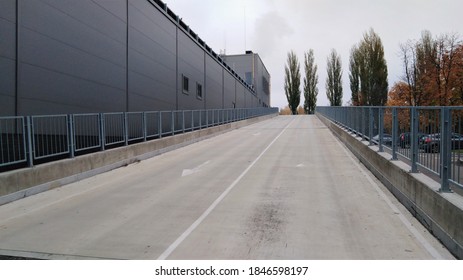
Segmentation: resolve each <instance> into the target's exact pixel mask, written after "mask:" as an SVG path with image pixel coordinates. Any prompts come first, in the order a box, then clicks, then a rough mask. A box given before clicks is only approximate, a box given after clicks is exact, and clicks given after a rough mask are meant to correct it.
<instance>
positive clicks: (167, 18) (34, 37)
mask: <svg viewBox="0 0 463 280" xmlns="http://www.w3.org/2000/svg"><path fill="white" fill-rule="evenodd" d="M0 38H1V40H0V71H1V75H0V116H14V115H43V114H70V113H90V112H123V111H159V110H191V109H219V108H234V107H235V108H251V107H262V106H268V105H270V99H269V98H270V93H269V94H268V95H267V96H268V98H267V99H265V98H266V96H265V95H264V96H259V94H260V93H259V89H260V87H261V86H260V85H259V83H256V84H253V85H254V86H251V85H250V84H248V83H246V82H245V79H244V78H243V77H244V75H243V76H240V75H239V73H240V72H238V71H236V70H234V69H232V67H230V64H229V63H228V62H227V61H224V59H223V58H222V57H220V56H219V55H217V54H216V53H215V52H214V51H213V50H212V49H211V48H210V47H209V46H208V45H207V44H206V43H205V42H204V41H203V40H202V39H201V38H200V37H199V36H198V35H197V34H196V33H195V32H194V31H193V30H191V29H190V28H189V27H188V25H187V24H185V23H184V22H183V21H182V20H181V19H179V17H178V16H177V15H176V14H175V13H173V12H172V11H171V10H170V9H169V8H168V7H167V5H166V4H165V3H163V2H162V1H159V0H111V1H107V0H94V1H90V0H80V1H73V0H1V1H0ZM227 59H228V58H227ZM262 65H263V64H262ZM259 67H260V66H259ZM264 69H265V67H264ZM265 71H266V70H265ZM267 73H268V72H267ZM257 75H258V74H257V72H256V76H257Z"/></svg>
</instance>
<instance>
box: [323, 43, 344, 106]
mask: <svg viewBox="0 0 463 280" xmlns="http://www.w3.org/2000/svg"><path fill="white" fill-rule="evenodd" d="M326 69H327V72H328V77H327V78H326V96H327V97H328V100H329V101H330V106H342V64H341V57H340V56H339V55H338V54H337V52H336V50H334V49H333V50H331V54H330V55H329V57H328V59H327V68H326Z"/></svg>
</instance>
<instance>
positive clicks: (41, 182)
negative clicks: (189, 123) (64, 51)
mask: <svg viewBox="0 0 463 280" xmlns="http://www.w3.org/2000/svg"><path fill="white" fill-rule="evenodd" d="M276 115H277V114H272V115H267V116H262V117H257V118H252V119H247V120H243V121H239V122H233V123H228V124H224V125H220V126H215V127H210V128H206V129H201V130H196V131H193V132H188V133H184V134H179V135H174V136H170V137H166V138H161V139H157V140H152V141H147V142H143V143H138V144H133V145H130V146H124V147H120V148H115V149H111V150H106V151H102V152H97V153H92V154H88V155H82V156H78V157H75V158H72V159H65V160H60V161H55V162H50V163H46V164H41V165H37V166H34V167H32V168H24V169H19V170H14V171H9V172H4V173H0V205H2V204H5V203H8V202H11V201H14V200H17V199H20V198H23V197H26V196H30V195H33V194H37V193H40V192H43V191H46V190H49V189H53V188H57V187H60V186H63V185H66V184H69V183H72V182H75V181H79V180H82V179H84V178H88V177H91V176H94V175H96V174H100V173H103V172H107V171H110V170H112V169H115V168H119V167H122V166H125V165H128V164H131V163H134V162H137V161H140V160H144V159H147V158H150V157H153V156H156V155H159V154H161V153H164V152H167V151H170V150H174V149H177V148H179V147H183V146H186V145H189V144H192V143H195V142H198V141H201V140H204V139H207V138H209V137H212V136H215V135H218V134H220V133H224V132H227V131H230V130H233V129H237V128H240V127H244V126H247V125H250V124H252V123H256V122H259V121H263V120H266V119H269V118H272V117H275V116H276Z"/></svg>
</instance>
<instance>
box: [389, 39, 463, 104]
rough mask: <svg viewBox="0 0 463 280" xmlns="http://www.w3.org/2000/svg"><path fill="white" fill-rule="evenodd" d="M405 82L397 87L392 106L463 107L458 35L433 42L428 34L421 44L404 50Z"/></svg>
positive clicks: (391, 96)
mask: <svg viewBox="0 0 463 280" xmlns="http://www.w3.org/2000/svg"><path fill="white" fill-rule="evenodd" d="M400 51H401V57H402V61H403V65H404V76H403V79H402V80H403V81H400V82H397V83H396V84H394V85H393V87H392V88H391V90H390V91H389V94H388V102H387V105H389V106H448V105H463V45H462V42H461V40H460V39H459V38H458V36H457V35H448V34H445V35H441V36H438V37H436V38H433V37H432V35H431V33H430V32H429V31H424V32H423V33H422V36H421V38H420V40H418V41H408V42H407V43H405V44H402V45H401V46H400Z"/></svg>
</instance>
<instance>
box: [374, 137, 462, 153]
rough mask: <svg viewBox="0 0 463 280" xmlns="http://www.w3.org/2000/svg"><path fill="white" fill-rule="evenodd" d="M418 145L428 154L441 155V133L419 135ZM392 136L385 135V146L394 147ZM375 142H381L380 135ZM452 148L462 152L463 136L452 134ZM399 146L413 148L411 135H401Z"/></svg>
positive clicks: (375, 138)
mask: <svg viewBox="0 0 463 280" xmlns="http://www.w3.org/2000/svg"><path fill="white" fill-rule="evenodd" d="M417 137H418V143H419V148H420V149H421V150H424V151H425V152H426V153H439V152H440V143H441V135H440V133H434V134H425V133H418V134H417ZM392 140H393V139H392V135H390V134H387V133H384V134H383V145H386V146H392ZM373 141H375V142H378V141H379V135H376V136H374V137H373ZM451 143H452V144H451V146H452V147H451V148H452V150H460V149H463V135H461V134H458V133H452V136H451ZM397 145H398V146H399V147H401V148H405V149H406V148H410V146H411V133H410V132H404V133H401V134H400V135H399V138H398V139H397Z"/></svg>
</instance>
